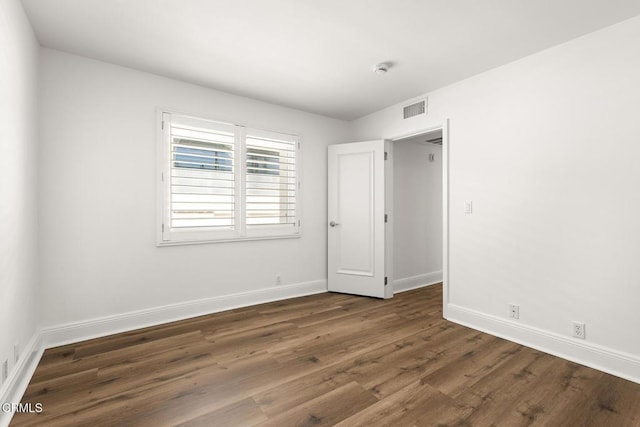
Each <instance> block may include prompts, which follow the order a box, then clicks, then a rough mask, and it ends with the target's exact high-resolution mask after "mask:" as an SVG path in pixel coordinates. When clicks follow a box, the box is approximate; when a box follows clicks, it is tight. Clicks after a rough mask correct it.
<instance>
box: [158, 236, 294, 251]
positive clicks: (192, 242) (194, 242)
mask: <svg viewBox="0 0 640 427" xmlns="http://www.w3.org/2000/svg"><path fill="white" fill-rule="evenodd" d="M301 237H302V234H300V233H299V234H292V235H289V236H264V237H241V238H233V239H218V240H184V241H164V240H163V241H158V242H156V247H158V248H161V247H165V246H183V245H205V244H209V243H230V242H252V241H258V240H282V239H299V238H301Z"/></svg>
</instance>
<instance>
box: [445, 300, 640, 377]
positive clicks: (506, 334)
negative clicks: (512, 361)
mask: <svg viewBox="0 0 640 427" xmlns="http://www.w3.org/2000/svg"><path fill="white" fill-rule="evenodd" d="M447 312H448V316H447V320H450V321H452V322H455V323H459V324H461V325H464V326H468V327H470V328H473V329H477V330H479V331H482V332H486V333H488V334H491V335H495V336H497V337H500V338H504V339H507V340H509V341H513V342H516V343H518V344H522V345H525V346H527V347H531V348H535V349H537V350H540V351H543V352H545V353H549V354H552V355H554V356H558V357H561V358H563V359H567V360H571V361H573V362H576V363H580V364H581V365H585V366H588V367H590V368H594V369H597V370H599V371H603V372H606V373H609V374H611V375H615V376H617V377H620V378H624V379H627V380H629V381H633V382H635V383H640V358H638V357H637V356H635V355H632V354H628V353H623V352H620V351H616V350H613V349H610V348H607V347H603V346H600V345H597V344H591V343H588V342H585V341H583V340H578V339H575V338H571V337H568V336H563V335H560V334H557V333H555V332H550V331H546V330H543V329H539V328H535V327H533V326H528V325H523V324H521V323H518V321H515V320H509V319H503V318H500V317H498V316H493V315H490V314H485V313H481V312H479V311H476V310H471V309H468V308H465V307H461V306H458V305H455V304H449V307H448V311H447Z"/></svg>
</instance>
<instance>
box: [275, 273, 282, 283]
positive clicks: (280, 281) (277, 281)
mask: <svg viewBox="0 0 640 427" xmlns="http://www.w3.org/2000/svg"><path fill="white" fill-rule="evenodd" d="M281 284H282V277H281V276H280V273H278V274H276V286H280V285H281Z"/></svg>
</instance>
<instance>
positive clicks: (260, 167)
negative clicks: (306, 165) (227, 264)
mask: <svg viewBox="0 0 640 427" xmlns="http://www.w3.org/2000/svg"><path fill="white" fill-rule="evenodd" d="M299 149H300V143H299V141H298V137H297V136H295V135H289V134H285V133H279V132H271V131H265V130H259V129H252V128H248V127H244V126H240V125H233V124H227V123H220V122H215V121H211V120H204V119H199V118H195V117H189V116H185V115H179V114H174V113H168V112H163V113H162V143H161V147H160V151H159V153H160V162H161V165H160V170H161V174H160V179H161V184H162V185H161V189H162V191H161V198H160V199H161V200H160V205H161V206H160V210H161V215H160V216H161V221H160V222H161V224H160V228H161V229H160V235H161V237H160V238H159V244H161V245H162V244H176V243H191V242H202V241H220V240H242V239H260V238H281V237H296V236H299V235H300V214H299V203H298V200H299V197H300V181H299V167H298V153H299Z"/></svg>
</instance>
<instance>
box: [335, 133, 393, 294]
mask: <svg viewBox="0 0 640 427" xmlns="http://www.w3.org/2000/svg"><path fill="white" fill-rule="evenodd" d="M328 160H329V170H328V174H329V175H328V178H329V182H328V196H329V200H328V205H329V211H328V224H327V228H328V264H329V271H328V288H329V291H332V292H344V293H349V294H356V295H365V296H372V297H378V298H385V296H386V297H391V296H392V293H391V292H385V288H386V282H387V278H386V277H385V276H386V274H385V240H386V236H385V141H383V140H379V141H366V142H354V143H349V144H337V145H330V146H329V159H328ZM389 289H390V288H389Z"/></svg>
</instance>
